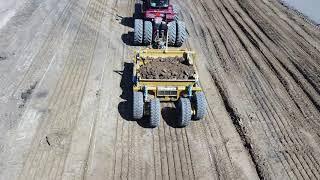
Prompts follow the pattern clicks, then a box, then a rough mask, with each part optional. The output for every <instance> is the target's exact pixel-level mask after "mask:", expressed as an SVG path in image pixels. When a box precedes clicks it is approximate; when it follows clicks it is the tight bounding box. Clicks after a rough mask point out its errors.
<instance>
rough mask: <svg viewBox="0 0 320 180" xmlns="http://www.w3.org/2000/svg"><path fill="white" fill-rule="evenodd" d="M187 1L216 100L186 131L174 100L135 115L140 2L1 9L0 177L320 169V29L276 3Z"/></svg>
mask: <svg viewBox="0 0 320 180" xmlns="http://www.w3.org/2000/svg"><path fill="white" fill-rule="evenodd" d="M11 1H12V0H11ZM174 3H176V4H177V5H178V6H179V7H180V8H181V14H180V16H181V18H182V19H183V20H184V21H185V22H186V24H187V29H188V34H189V39H188V42H187V43H186V45H185V46H186V47H187V48H191V49H193V50H194V51H196V52H197V54H198V59H199V60H198V62H197V67H198V71H199V74H200V81H201V85H202V87H203V89H204V92H205V94H206V99H207V103H208V114H207V116H206V118H205V119H204V120H202V121H196V122H192V123H191V124H190V125H189V126H188V127H186V128H182V129H179V128H175V127H174V124H173V123H172V122H173V121H174V120H175V110H174V105H173V104H163V109H162V123H161V126H160V127H159V128H156V129H149V128H145V127H144V122H143V121H139V122H135V121H132V119H131V118H130V114H129V113H128V112H130V102H131V94H130V93H131V91H130V82H131V70H132V64H131V58H132V55H133V50H134V49H138V48H139V47H134V46H131V44H132V43H131V40H130V39H131V36H132V18H131V17H132V14H133V11H134V4H135V1H134V0H22V1H19V4H18V5H10V6H8V7H10V8H16V9H12V10H10V11H1V12H2V14H1V16H2V17H6V19H5V21H6V22H5V24H4V25H3V26H2V28H1V29H0V56H1V58H0V132H1V134H2V135H1V137H0V159H1V161H0V179H3V180H7V179H12V180H13V179H46V180H47V179H137V180H142V179H146V180H149V179H245V180H247V179H259V178H260V179H320V46H319V44H320V31H319V29H317V28H316V27H314V26H313V25H312V24H310V23H309V22H307V21H305V20H304V18H303V17H302V16H301V15H299V14H297V13H296V12H295V11H293V10H288V9H287V8H286V7H284V6H283V5H281V4H280V3H279V2H278V1H277V0H254V1H252V0H176V1H174ZM12 12H14V13H12ZM5 13H11V14H5Z"/></svg>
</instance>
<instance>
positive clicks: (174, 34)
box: [167, 21, 177, 46]
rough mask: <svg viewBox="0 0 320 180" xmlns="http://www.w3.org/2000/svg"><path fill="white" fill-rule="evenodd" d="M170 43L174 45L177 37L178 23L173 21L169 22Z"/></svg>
mask: <svg viewBox="0 0 320 180" xmlns="http://www.w3.org/2000/svg"><path fill="white" fill-rule="evenodd" d="M167 33H168V45H169V46H174V45H175V42H176V38H177V25H176V22H174V21H172V22H169V23H168V31H167Z"/></svg>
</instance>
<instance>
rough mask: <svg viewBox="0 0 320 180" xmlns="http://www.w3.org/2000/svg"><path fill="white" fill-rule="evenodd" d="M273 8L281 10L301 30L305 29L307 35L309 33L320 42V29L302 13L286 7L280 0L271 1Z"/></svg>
mask: <svg viewBox="0 0 320 180" xmlns="http://www.w3.org/2000/svg"><path fill="white" fill-rule="evenodd" d="M269 2H270V3H271V4H272V5H273V8H277V9H279V10H280V11H281V12H283V13H284V14H285V15H286V16H288V18H290V19H291V20H292V21H294V22H295V23H297V24H298V25H299V26H300V27H301V28H303V29H304V30H305V31H306V32H307V33H309V34H310V35H311V36H312V37H313V38H315V39H317V40H318V41H319V40H320V32H319V28H318V27H316V26H315V24H314V23H313V22H310V20H309V19H307V18H306V17H305V16H304V15H303V14H302V13H300V12H298V11H296V10H294V9H292V8H290V7H288V6H286V5H285V4H284V3H282V2H279V1H278V0H273V1H269Z"/></svg>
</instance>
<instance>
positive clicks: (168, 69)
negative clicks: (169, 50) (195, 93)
mask: <svg viewBox="0 0 320 180" xmlns="http://www.w3.org/2000/svg"><path fill="white" fill-rule="evenodd" d="M145 60H146V61H148V63H147V64H146V65H144V66H142V67H141V68H140V74H141V77H142V78H143V79H192V78H193V75H194V73H195V72H194V67H193V65H189V64H188V63H187V61H186V60H185V59H184V58H183V57H168V58H149V57H147V58H145Z"/></svg>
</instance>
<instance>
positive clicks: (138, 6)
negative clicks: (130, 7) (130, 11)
mask: <svg viewBox="0 0 320 180" xmlns="http://www.w3.org/2000/svg"><path fill="white" fill-rule="evenodd" d="M133 16H134V18H142V3H141V2H137V3H135V5H134V15H133Z"/></svg>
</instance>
